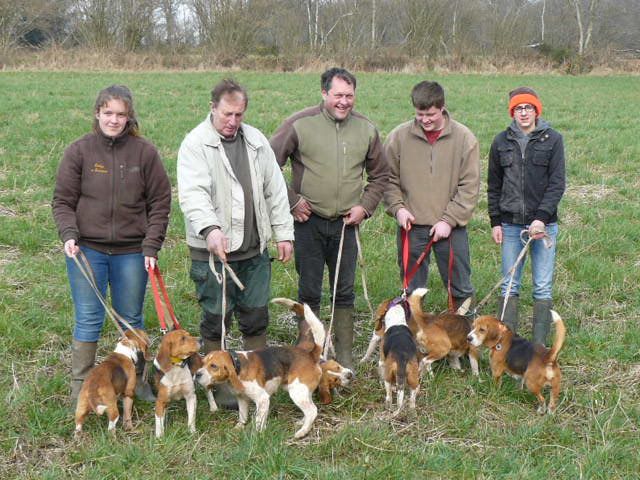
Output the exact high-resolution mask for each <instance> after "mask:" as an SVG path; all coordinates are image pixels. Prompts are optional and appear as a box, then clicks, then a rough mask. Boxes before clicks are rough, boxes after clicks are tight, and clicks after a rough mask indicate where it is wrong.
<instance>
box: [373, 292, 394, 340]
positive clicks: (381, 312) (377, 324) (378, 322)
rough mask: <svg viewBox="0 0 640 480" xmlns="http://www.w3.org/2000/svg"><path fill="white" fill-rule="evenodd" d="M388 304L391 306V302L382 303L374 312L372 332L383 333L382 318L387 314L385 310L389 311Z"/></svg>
mask: <svg viewBox="0 0 640 480" xmlns="http://www.w3.org/2000/svg"><path fill="white" fill-rule="evenodd" d="M390 304H391V300H385V301H384V302H382V303H381V304H380V305H379V306H378V309H377V310H376V314H375V317H374V319H373V321H374V324H373V331H374V332H380V331H383V332H384V316H385V314H386V313H387V310H389V305H390Z"/></svg>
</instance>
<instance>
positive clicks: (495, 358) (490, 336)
mask: <svg viewBox="0 0 640 480" xmlns="http://www.w3.org/2000/svg"><path fill="white" fill-rule="evenodd" d="M551 318H552V319H553V323H554V325H555V331H556V333H555V339H554V341H553V345H552V347H551V348H546V347H545V346H544V345H541V344H534V343H532V342H530V341H528V340H525V339H524V338H522V337H520V336H518V335H515V334H514V333H513V332H512V331H511V330H510V329H509V327H507V326H506V325H505V324H504V323H502V322H501V321H500V320H498V319H497V318H496V317H493V316H490V315H485V316H482V317H478V318H476V319H475V321H474V322H473V330H472V331H471V332H470V333H469V337H468V340H469V343H470V344H472V345H474V346H476V347H479V346H481V345H484V346H485V347H488V348H489V349H491V353H490V358H491V361H490V363H491V374H492V376H493V379H494V381H495V382H496V383H497V384H498V385H500V383H501V380H502V375H503V374H504V373H505V372H507V373H509V374H511V375H512V376H514V377H517V378H518V377H521V378H522V380H523V381H524V384H525V385H526V386H527V389H528V390H529V391H530V392H531V393H532V394H534V395H535V396H536V398H537V399H538V413H540V414H544V413H545V412H548V413H553V412H555V410H556V407H557V405H558V397H559V396H560V381H561V379H562V373H561V371H560V365H558V354H559V353H560V350H561V349H562V345H563V344H564V340H565V337H566V328H565V326H564V322H563V321H562V318H560V315H558V313H557V312H555V311H553V310H551ZM546 386H551V396H550V399H549V405H548V407H547V406H546V402H545V398H544V396H543V395H542V390H543V388H544V387H546Z"/></svg>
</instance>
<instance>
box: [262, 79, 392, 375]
mask: <svg viewBox="0 0 640 480" xmlns="http://www.w3.org/2000/svg"><path fill="white" fill-rule="evenodd" d="M321 93H322V103H321V104H320V105H317V106H314V107H309V108H307V109H305V110H302V111H301V112H298V113H295V114H294V115H292V116H291V117H289V118H288V119H286V120H285V121H284V123H283V124H282V125H281V126H280V127H279V128H278V130H277V131H276V132H275V134H274V135H273V137H272V138H271V140H270V142H271V146H272V148H273V150H274V152H275V154H276V159H277V160H278V163H279V164H280V166H284V165H285V164H286V162H287V159H291V169H292V179H291V184H290V185H289V204H290V207H291V213H292V214H293V218H294V220H295V223H294V230H295V240H296V248H295V262H296V270H297V272H298V278H299V279H298V300H299V301H300V302H304V303H307V304H308V305H309V306H310V307H311V309H312V310H314V311H315V312H316V313H317V312H318V311H319V309H320V300H321V294H322V278H323V273H324V266H325V264H326V265H327V267H328V269H329V279H330V284H331V285H332V288H333V284H334V278H335V275H336V263H337V256H338V246H339V243H340V237H341V233H342V227H343V224H346V228H345V234H344V244H343V251H342V259H341V262H340V267H339V270H338V285H337V290H336V298H335V299H334V300H335V312H334V325H335V349H336V357H337V360H338V362H340V363H341V364H342V365H344V366H346V367H348V368H353V360H352V351H351V350H352V346H353V305H354V300H355V295H354V292H353V284H354V279H355V268H356V258H357V245H356V239H355V228H356V227H357V226H358V225H359V224H360V223H361V222H362V221H363V220H364V219H365V218H367V217H369V216H371V215H372V214H373V212H374V211H375V209H376V207H377V205H378V203H379V201H380V199H381V198H382V193H383V190H384V188H385V186H386V183H387V178H388V166H387V163H386V161H385V158H384V153H383V150H382V144H381V142H380V135H379V134H378V131H377V129H376V128H375V126H374V125H373V124H372V123H371V122H370V121H369V120H368V119H367V118H366V117H364V116H362V115H360V114H359V113H357V112H355V111H354V110H353V107H354V103H355V97H356V79H355V77H354V76H353V75H352V74H351V73H350V72H348V71H347V70H344V69H342V68H331V69H329V70H327V71H326V72H324V73H323V74H322V76H321ZM364 171H366V173H367V180H368V181H367V183H366V185H365V184H364V182H363V172H364Z"/></svg>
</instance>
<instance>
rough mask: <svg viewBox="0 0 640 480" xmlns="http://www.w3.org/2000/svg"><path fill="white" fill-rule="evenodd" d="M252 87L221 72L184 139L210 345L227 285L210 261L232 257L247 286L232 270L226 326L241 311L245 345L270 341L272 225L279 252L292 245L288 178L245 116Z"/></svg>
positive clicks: (181, 164) (187, 213) (282, 256)
mask: <svg viewBox="0 0 640 480" xmlns="http://www.w3.org/2000/svg"><path fill="white" fill-rule="evenodd" d="M247 104H248V98H247V92H246V90H245V89H244V88H243V87H242V86H240V85H239V84H238V83H236V82H234V81H233V80H222V81H221V82H220V83H218V84H217V85H216V86H215V87H214V88H213V90H212V91H211V112H210V113H209V115H207V118H206V119H205V120H204V121H203V122H202V123H200V125H198V126H197V127H196V128H194V129H193V130H192V131H191V132H190V133H189V134H188V135H187V136H186V137H185V139H184V141H183V142H182V145H181V146H180V150H179V152H178V195H179V198H180V208H181V209H182V212H183V214H184V220H185V226H186V232H187V244H188V246H189V251H190V254H191V272H190V275H191V279H192V280H193V281H194V283H195V286H196V293H197V296H198V302H199V304H200V306H201V307H202V319H201V322H200V335H201V336H202V339H203V342H204V345H203V351H204V353H207V352H209V351H211V350H219V349H220V343H221V340H220V338H221V330H222V286H221V285H220V284H218V282H217V280H216V279H215V276H214V274H213V272H212V271H211V269H210V268H209V255H210V254H213V255H214V258H215V265H216V270H217V271H218V272H220V271H221V268H222V265H221V262H227V263H228V264H229V266H230V267H231V268H232V269H233V270H234V272H235V273H236V274H237V275H238V277H239V279H240V281H242V283H243V284H244V287H245V289H244V290H243V291H241V290H240V289H239V288H237V287H236V285H235V284H234V283H233V281H232V280H231V279H230V278H229V276H227V285H226V293H227V304H226V312H225V316H224V318H225V326H226V328H227V330H228V329H229V327H230V324H231V316H232V314H233V313H235V317H236V319H237V321H238V327H239V329H240V332H241V333H242V338H243V347H244V348H245V349H246V350H254V349H256V348H260V347H262V346H264V345H266V330H267V325H268V323H269V312H268V308H267V304H268V302H269V298H270V296H271V295H270V294H271V292H270V283H271V282H270V280H271V263H270V259H269V253H268V249H267V247H268V242H269V240H270V239H271V236H272V233H273V237H274V240H275V242H276V247H277V256H278V260H280V261H282V262H286V261H288V260H289V259H290V258H291V255H292V252H293V238H294V237H293V217H292V216H291V214H290V213H289V200H288V197H287V186H286V183H285V181H284V178H283V176H282V172H281V170H280V167H279V166H278V164H277V162H276V159H275V156H274V154H273V151H272V150H271V147H270V146H269V142H268V140H267V139H266V138H265V136H264V135H263V134H262V133H261V132H260V131H259V130H257V129H256V128H254V127H251V126H250V125H247V124H245V123H242V119H243V117H244V113H245V111H246V109H247Z"/></svg>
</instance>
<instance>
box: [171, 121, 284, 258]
mask: <svg viewBox="0 0 640 480" xmlns="http://www.w3.org/2000/svg"><path fill="white" fill-rule="evenodd" d="M241 129H242V132H243V133H244V139H245V144H246V146H247V154H248V158H249V164H250V171H251V185H252V188H253V202H254V209H255V215H256V223H257V227H258V235H259V236H260V251H261V252H262V251H264V249H265V248H266V247H267V244H268V242H269V240H270V239H271V232H272V231H273V235H274V240H275V241H276V242H282V241H285V240H290V241H293V238H294V237H293V217H292V216H291V213H290V212H289V199H288V197H287V186H286V183H285V181H284V177H283V176H282V172H281V170H280V167H279V166H278V163H277V162H276V159H275V156H274V154H273V150H271V146H270V145H269V141H268V140H267V139H266V137H265V136H264V135H263V134H262V133H261V132H260V131H259V130H258V129H256V128H254V127H252V126H250V125H247V124H245V123H243V124H242V125H241ZM178 197H179V200H180V208H181V209H182V213H183V214H184V222H185V228H186V232H187V244H188V245H189V246H191V247H196V248H205V249H206V248H207V243H206V240H205V239H204V238H203V237H202V235H200V233H199V232H201V231H202V230H204V229H205V228H207V227H209V226H211V225H216V226H219V227H220V228H221V230H222V232H223V233H224V235H225V236H226V237H227V238H228V239H229V243H230V245H229V250H230V251H231V252H233V251H235V250H237V249H238V248H240V246H241V245H242V240H243V238H244V194H243V191H242V186H241V185H240V183H239V182H238V179H237V178H236V176H235V174H234V173H233V169H232V168H231V165H230V164H229V159H228V158H227V156H226V154H225V151H224V146H223V145H222V141H221V139H220V135H219V134H218V132H217V131H216V130H215V128H213V125H212V123H211V117H210V115H209V116H207V118H205V120H204V121H203V122H202V123H200V125H198V126H197V127H196V128H194V129H193V130H191V132H189V133H188V134H187V136H186V137H185V139H184V140H183V141H182V145H180V150H179V151H178Z"/></svg>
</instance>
